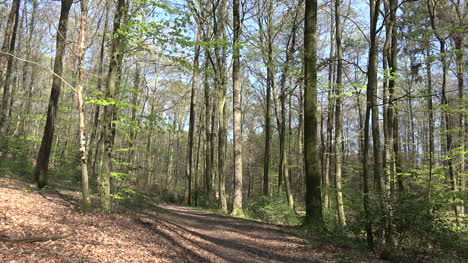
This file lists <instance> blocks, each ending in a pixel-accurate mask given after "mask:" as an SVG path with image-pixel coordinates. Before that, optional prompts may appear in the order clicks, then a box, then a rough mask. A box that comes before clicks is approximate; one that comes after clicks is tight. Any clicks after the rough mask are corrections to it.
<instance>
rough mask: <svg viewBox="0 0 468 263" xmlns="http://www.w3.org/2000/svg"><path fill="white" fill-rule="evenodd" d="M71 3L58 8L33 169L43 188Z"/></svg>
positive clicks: (64, 0)
mask: <svg viewBox="0 0 468 263" xmlns="http://www.w3.org/2000/svg"><path fill="white" fill-rule="evenodd" d="M72 3H73V1H72V0H62V7H61V10H60V18H59V25H58V30H57V43H56V46H57V50H56V54H55V62H54V73H55V74H54V76H53V79H52V90H51V93H50V99H49V106H48V108H47V119H46V124H45V128H44V134H43V136H42V141H41V146H40V148H39V153H38V155H37V163H36V167H35V169H34V178H35V180H36V182H37V185H38V187H39V188H43V187H44V186H46V185H47V172H48V169H49V158H50V152H51V149H52V141H53V138H54V131H55V118H56V116H57V108H58V102H59V97H60V88H61V86H62V80H61V79H60V78H61V76H62V72H63V55H64V54H65V45H66V40H67V24H68V14H69V12H70V8H71V5H72Z"/></svg>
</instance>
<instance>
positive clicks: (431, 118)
mask: <svg viewBox="0 0 468 263" xmlns="http://www.w3.org/2000/svg"><path fill="white" fill-rule="evenodd" d="M431 67H432V66H431V61H430V51H429V49H427V55H426V76H427V111H428V114H429V119H428V122H429V181H428V195H430V194H431V188H432V176H433V166H434V151H435V146H434V106H433V102H432V96H433V94H432V72H431Z"/></svg>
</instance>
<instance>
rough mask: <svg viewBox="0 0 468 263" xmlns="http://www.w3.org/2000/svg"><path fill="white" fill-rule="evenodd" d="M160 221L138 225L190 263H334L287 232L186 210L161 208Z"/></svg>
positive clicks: (285, 228) (330, 255)
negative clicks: (163, 241)
mask: <svg viewBox="0 0 468 263" xmlns="http://www.w3.org/2000/svg"><path fill="white" fill-rule="evenodd" d="M162 208H163V209H164V210H165V211H166V213H163V214H164V215H163V220H160V221H159V222H160V224H158V225H154V221H153V220H149V218H148V219H144V218H143V219H141V220H140V223H141V224H143V225H145V226H146V227H147V228H148V229H149V230H151V231H153V232H155V234H157V235H161V236H163V237H164V238H165V239H167V240H170V241H171V243H172V244H173V245H174V246H176V247H178V248H180V250H181V251H180V252H182V253H185V256H186V260H187V261H189V262H335V260H334V259H333V253H330V252H326V251H323V249H322V251H320V250H317V249H314V248H312V247H311V246H310V245H309V244H308V243H307V242H306V241H304V240H303V239H301V238H299V237H297V236H296V235H295V234H294V233H293V232H292V230H291V229H290V228H288V227H284V226H276V225H268V224H262V223H257V222H251V221H246V220H236V219H232V218H229V217H225V216H221V215H217V214H213V213H208V212H204V211H199V210H194V209H189V208H186V207H180V206H163V207H162Z"/></svg>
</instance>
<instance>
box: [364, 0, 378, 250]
mask: <svg viewBox="0 0 468 263" xmlns="http://www.w3.org/2000/svg"><path fill="white" fill-rule="evenodd" d="M370 3H371V5H370V17H371V24H370V46H369V61H368V66H367V78H368V80H367V81H368V82H367V94H366V114H365V120H364V142H363V146H364V149H363V155H364V156H363V180H364V184H363V206H364V213H365V217H366V226H365V228H366V238H367V245H368V246H369V248H370V249H371V250H373V249H374V236H373V231H372V222H371V221H370V220H371V219H370V211H369V137H370V136H369V133H370V130H369V129H370V127H369V126H370V115H371V111H372V117H373V124H374V123H375V125H373V128H376V131H375V133H374V129H373V131H372V136H373V137H374V138H375V139H376V142H377V144H378V145H380V144H379V142H380V141H379V140H378V139H379V136H378V133H379V132H378V118H377V117H378V116H377V115H376V114H377V113H378V110H377V109H374V108H377V105H376V100H377V98H376V95H377V94H376V90H377V62H378V57H377V32H376V31H377V21H378V17H379V9H380V0H371V2H370ZM374 115H375V118H374ZM374 121H375V122H374ZM378 145H374V159H375V160H374V165H375V167H374V183H375V185H376V187H377V189H381V181H380V176H379V173H380V169H379V157H380V153H378V152H376V150H380V147H378ZM376 148H377V149H376Z"/></svg>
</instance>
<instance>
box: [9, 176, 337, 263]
mask: <svg viewBox="0 0 468 263" xmlns="http://www.w3.org/2000/svg"><path fill="white" fill-rule="evenodd" d="M76 198H77V197H76V196H75V197H73V195H70V194H69V193H62V192H58V191H51V192H45V193H41V192H37V191H34V190H31V189H30V186H29V185H27V184H25V183H23V182H20V181H16V180H12V179H7V178H1V177H0V240H3V241H0V262H336V253H338V250H336V249H334V248H333V247H329V248H324V247H320V248H314V247H313V246H312V245H310V244H309V243H308V242H306V241H305V240H303V239H302V238H300V237H298V236H297V235H296V234H295V233H294V231H293V229H292V228H290V227H286V226H276V225H269V224H262V223H257V222H252V221H247V220H241V219H232V218H229V217H225V216H221V215H217V214H213V213H208V212H204V211H199V210H194V209H189V208H185V207H180V206H172V205H171V206H162V207H160V209H153V210H143V211H139V212H138V213H132V214H127V213H120V214H119V213H116V214H113V215H102V214H99V213H88V214H82V213H80V212H79V211H77V210H76V209H75V207H77V203H78V199H76ZM48 237H55V239H56V240H48V241H46V240H47V238H48ZM34 238H39V239H37V240H40V242H34ZM20 239H23V241H19V242H10V241H6V242H5V240H20ZM29 239H32V240H29Z"/></svg>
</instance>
